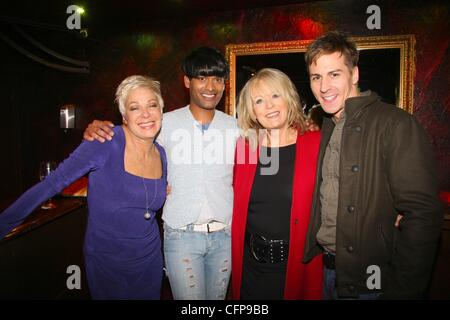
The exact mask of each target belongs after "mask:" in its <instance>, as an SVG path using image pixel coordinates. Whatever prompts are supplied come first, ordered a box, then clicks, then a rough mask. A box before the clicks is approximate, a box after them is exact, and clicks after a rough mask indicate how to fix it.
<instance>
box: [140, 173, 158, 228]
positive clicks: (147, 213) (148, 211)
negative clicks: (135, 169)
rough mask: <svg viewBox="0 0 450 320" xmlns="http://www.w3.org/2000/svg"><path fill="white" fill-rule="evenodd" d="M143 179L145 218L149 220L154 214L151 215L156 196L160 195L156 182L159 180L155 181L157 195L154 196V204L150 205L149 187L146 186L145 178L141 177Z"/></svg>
mask: <svg viewBox="0 0 450 320" xmlns="http://www.w3.org/2000/svg"><path fill="white" fill-rule="evenodd" d="M141 178H142V184H143V185H144V190H145V214H144V218H145V220H149V219H150V218H151V217H152V214H151V211H150V207H151V206H152V204H153V202H155V199H156V195H157V194H158V188H157V187H156V180H157V179H154V182H155V193H154V195H153V200H152V202H151V203H150V204H149V203H148V193H147V185H146V184H145V180H144V177H141Z"/></svg>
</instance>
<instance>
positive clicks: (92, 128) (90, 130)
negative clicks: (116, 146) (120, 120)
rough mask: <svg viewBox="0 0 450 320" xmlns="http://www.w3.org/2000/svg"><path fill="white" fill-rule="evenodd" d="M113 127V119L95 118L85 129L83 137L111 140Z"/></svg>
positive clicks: (103, 140) (92, 139) (89, 139)
mask: <svg viewBox="0 0 450 320" xmlns="http://www.w3.org/2000/svg"><path fill="white" fill-rule="evenodd" d="M113 127H114V124H113V123H112V122H111V121H100V120H94V121H92V122H91V123H90V124H89V125H88V126H87V128H86V130H84V134H83V138H84V139H85V140H87V141H94V140H97V141H100V142H102V143H103V142H105V141H106V140H109V141H111V139H112V137H113V135H114V131H113V130H112V128H113ZM105 139H106V140H105Z"/></svg>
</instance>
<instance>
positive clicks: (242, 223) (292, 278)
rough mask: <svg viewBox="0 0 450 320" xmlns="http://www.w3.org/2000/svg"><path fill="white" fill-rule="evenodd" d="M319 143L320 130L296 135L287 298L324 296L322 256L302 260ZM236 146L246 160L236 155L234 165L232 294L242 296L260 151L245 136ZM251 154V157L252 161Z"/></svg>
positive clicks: (319, 297)
mask: <svg viewBox="0 0 450 320" xmlns="http://www.w3.org/2000/svg"><path fill="white" fill-rule="evenodd" d="M319 143H320V133H319V132H306V133H305V134H303V135H301V134H300V133H299V134H298V136H297V145H296V156H295V167H294V180H293V184H292V185H293V187H292V188H293V189H292V209H291V219H290V220H291V223H290V239H289V255H288V263H287V270H286V285H285V289H284V298H285V299H321V298H322V273H323V271H322V256H321V255H319V256H316V257H315V258H314V259H313V260H311V261H310V262H309V263H307V264H305V263H303V262H302V257H303V251H304V245H305V238H306V232H307V229H308V223H309V217H310V212H311V203H312V195H313V191H314V181H315V175H316V166H317V156H318V152H319ZM236 150H241V151H242V150H245V161H242V159H238V157H236V162H235V166H234V177H233V189H234V206H233V221H232V229H231V232H232V234H231V241H232V269H231V270H232V290H233V298H234V299H240V293H241V282H242V259H243V254H244V241H245V228H246V225H247V212H248V204H249V201H250V194H251V188H252V185H253V180H254V178H255V173H256V166H257V164H256V161H255V159H256V157H257V156H258V154H257V153H256V152H252V151H251V150H250V147H249V144H248V143H247V142H245V140H244V139H242V138H240V139H239V140H238V142H237V145H236ZM258 153H259V152H258ZM241 158H242V157H241ZM249 158H250V159H252V161H249ZM242 162H244V163H242Z"/></svg>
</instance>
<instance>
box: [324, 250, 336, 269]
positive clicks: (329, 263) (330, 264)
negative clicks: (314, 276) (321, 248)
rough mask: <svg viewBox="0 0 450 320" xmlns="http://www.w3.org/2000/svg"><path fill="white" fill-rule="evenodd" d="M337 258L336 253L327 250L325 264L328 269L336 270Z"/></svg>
mask: <svg viewBox="0 0 450 320" xmlns="http://www.w3.org/2000/svg"><path fill="white" fill-rule="evenodd" d="M335 258H336V255H335V254H334V253H330V252H325V253H324V254H323V265H324V266H325V267H326V268H327V269H331V270H335V269H336V262H335Z"/></svg>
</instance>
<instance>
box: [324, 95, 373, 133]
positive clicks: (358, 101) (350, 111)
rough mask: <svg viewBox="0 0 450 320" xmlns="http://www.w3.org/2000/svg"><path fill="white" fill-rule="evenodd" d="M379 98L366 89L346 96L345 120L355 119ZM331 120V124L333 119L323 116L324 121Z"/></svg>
mask: <svg viewBox="0 0 450 320" xmlns="http://www.w3.org/2000/svg"><path fill="white" fill-rule="evenodd" d="M380 99H381V98H380V97H379V96H378V94H376V93H375V92H373V91H370V90H367V91H364V92H361V93H360V95H359V96H357V97H352V98H348V99H347V100H345V107H344V109H345V118H346V119H347V120H350V119H355V118H357V117H358V115H359V114H360V113H361V112H362V111H363V110H364V109H365V108H367V107H368V106H370V105H371V104H372V103H374V102H376V101H379V100H380ZM328 121H329V122H331V123H332V124H333V125H334V123H333V121H332V120H331V117H325V118H324V122H328Z"/></svg>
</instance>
